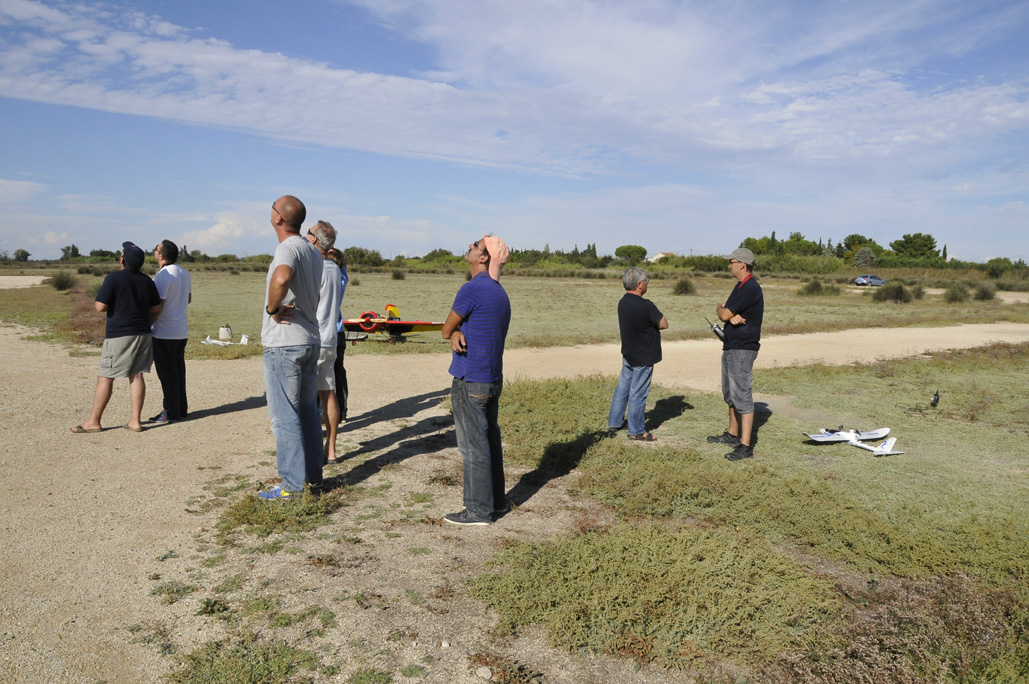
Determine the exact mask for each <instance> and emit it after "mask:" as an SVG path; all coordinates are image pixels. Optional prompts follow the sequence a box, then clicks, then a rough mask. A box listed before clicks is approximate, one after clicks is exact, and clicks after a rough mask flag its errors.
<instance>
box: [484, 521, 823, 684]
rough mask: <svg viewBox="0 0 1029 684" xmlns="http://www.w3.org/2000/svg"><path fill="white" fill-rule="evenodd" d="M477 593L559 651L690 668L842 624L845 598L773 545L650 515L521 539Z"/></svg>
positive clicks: (801, 641)
mask: <svg viewBox="0 0 1029 684" xmlns="http://www.w3.org/2000/svg"><path fill="white" fill-rule="evenodd" d="M497 565H498V566H501V567H503V568H504V571H502V572H500V573H497V574H486V575H480V576H479V577H478V578H477V579H476V580H475V582H474V585H473V586H474V594H475V596H476V597H478V598H479V599H480V600H482V601H483V602H484V603H486V604H487V605H489V606H491V607H493V608H495V609H497V610H499V611H500V613H501V615H502V616H503V617H502V618H501V622H500V624H499V625H498V629H499V630H500V632H501V633H506V632H511V631H515V630H516V629H517V628H518V627H519V626H522V625H526V624H530V623H541V624H543V625H545V626H546V627H547V628H548V631H549V633H550V635H551V639H552V641H553V642H554V643H555V644H556V645H558V646H561V647H564V648H568V649H572V650H583V651H591V652H597V653H609V654H612V655H618V656H623V657H629V658H632V659H635V660H638V661H640V662H651V661H655V662H657V663H658V664H660V665H663V666H665V667H673V668H681V667H683V666H685V665H687V664H690V663H691V662H692V661H694V660H697V659H709V658H711V657H713V656H714V655H715V654H723V655H726V656H729V657H734V658H743V657H744V656H746V657H750V658H753V657H758V658H770V657H771V656H773V655H774V654H776V653H778V652H779V651H780V650H782V649H791V650H793V649H799V648H801V647H803V646H804V645H806V644H807V642H808V641H809V640H811V639H812V638H813V637H814V635H816V634H817V633H819V632H821V631H823V630H826V629H832V628H835V623H836V621H837V620H838V619H839V614H840V602H839V598H838V597H836V596H835V595H834V594H833V592H832V591H831V584H830V583H829V582H826V581H824V580H819V579H816V578H812V577H810V576H809V575H808V574H806V573H805V572H804V571H803V569H802V568H801V567H800V566H799V565H798V564H797V563H796V562H795V561H794V560H792V559H790V558H788V557H787V556H785V555H784V554H783V553H781V552H779V551H776V550H775V549H773V548H772V547H771V546H770V545H769V544H768V543H767V542H763V541H762V540H760V539H756V538H751V537H747V536H745V535H741V534H738V533H735V532H733V531H731V530H728V529H708V530H704V529H699V528H681V529H672V528H669V527H668V526H662V525H655V524H650V523H645V524H641V525H631V524H627V525H620V526H617V527H615V528H612V529H611V530H609V531H606V532H603V533H589V534H584V535H582V536H579V537H576V538H574V539H571V540H557V541H553V542H550V543H545V544H529V543H520V544H517V545H516V546H514V547H513V548H511V549H509V550H507V551H505V552H504V553H502V554H501V555H500V557H499V558H498V560H497Z"/></svg>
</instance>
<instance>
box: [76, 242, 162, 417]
mask: <svg viewBox="0 0 1029 684" xmlns="http://www.w3.org/2000/svg"><path fill="white" fill-rule="evenodd" d="M145 259H146V255H145V254H144V253H143V250H142V249H140V248H139V247H137V246H136V245H135V244H133V243H131V242H124V243H122V252H121V257H120V261H121V270H120V271H114V272H113V273H108V274H107V277H106V278H104V282H103V284H102V285H101V286H100V291H99V292H97V295H96V302H94V306H95V308H96V310H97V311H99V312H105V313H106V314H107V326H106V329H105V332H104V346H103V348H102V349H101V351H100V371H99V373H98V374H97V378H96V391H95V392H94V394H93V410H92V411H91V412H90V414H89V418H88V419H87V420H85V421H83V422H82V423H80V424H79V425H76V426H75V427H73V428H72V429H71V431H72V432H74V433H83V432H100V431H101V430H102V429H103V428H102V427H101V426H100V419H101V418H102V417H103V415H104V409H105V408H107V403H108V402H109V401H110V400H111V394H112V392H113V389H114V379H115V378H126V377H127V378H128V379H129V397H130V400H131V403H132V414H131V417H130V418H129V422H128V423H126V424H125V427H126V428H127V429H129V430H132V431H133V432H142V431H143V426H142V425H141V423H140V415H141V414H142V411H143V400H144V399H145V398H146V383H145V382H144V380H143V373H144V372H147V373H149V372H150V366H151V364H152V363H153V359H154V354H153V347H152V336H151V334H150V326H151V324H152V323H153V322H154V321H155V320H156V319H157V316H158V314H160V313H161V295H160V294H158V292H157V286H156V285H154V281H152V280H150V278H149V277H147V276H146V275H145V274H143V273H140V272H139V270H140V269H141V268H142V267H143V261H144V260H145Z"/></svg>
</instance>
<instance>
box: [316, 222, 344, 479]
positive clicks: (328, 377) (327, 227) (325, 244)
mask: <svg viewBox="0 0 1029 684" xmlns="http://www.w3.org/2000/svg"><path fill="white" fill-rule="evenodd" d="M307 241H308V242H310V243H311V244H312V245H314V246H315V247H317V248H318V251H319V252H321V254H322V259H324V263H323V264H322V266H323V270H322V284H321V288H319V298H318V330H319V335H320V339H321V349H320V350H319V353H318V401H319V402H320V403H321V405H322V408H323V409H324V410H325V421H324V424H325V446H324V447H322V453H323V454H324V458H325V462H326V463H339V459H338V458H337V457H336V434H337V431H338V430H339V402H338V401H337V399H336V373H335V365H336V345H337V338H336V320H337V319H338V318H339V305H340V303H341V302H342V300H343V287H342V280H341V278H340V274H339V267H338V266H336V262H334V261H333V260H332V259H330V258H329V256H328V251H329V250H330V249H332V246H333V245H335V244H336V229H335V228H333V227H332V224H331V223H329V222H328V221H319V222H318V223H316V224H315V225H314V228H311V229H310V230H309V231H307Z"/></svg>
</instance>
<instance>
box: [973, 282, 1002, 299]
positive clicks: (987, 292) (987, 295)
mask: <svg viewBox="0 0 1029 684" xmlns="http://www.w3.org/2000/svg"><path fill="white" fill-rule="evenodd" d="M974 297H975V299H976V300H977V301H980V302H989V301H991V300H994V299H996V298H997V288H996V287H995V286H994V284H993V283H981V284H979V285H978V286H977V287H976V288H975V294H974Z"/></svg>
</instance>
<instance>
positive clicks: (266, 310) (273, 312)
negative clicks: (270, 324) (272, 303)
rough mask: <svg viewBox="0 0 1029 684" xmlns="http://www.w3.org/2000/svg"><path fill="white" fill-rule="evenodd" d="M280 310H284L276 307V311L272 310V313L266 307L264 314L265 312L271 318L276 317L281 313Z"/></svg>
mask: <svg viewBox="0 0 1029 684" xmlns="http://www.w3.org/2000/svg"><path fill="white" fill-rule="evenodd" d="M280 308H282V307H278V306H277V307H275V308H274V309H272V310H271V311H269V310H268V308H267V307H265V309H264V312H265V313H266V314H268V315H269V316H274V315H275V314H277V313H279V309H280Z"/></svg>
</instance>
